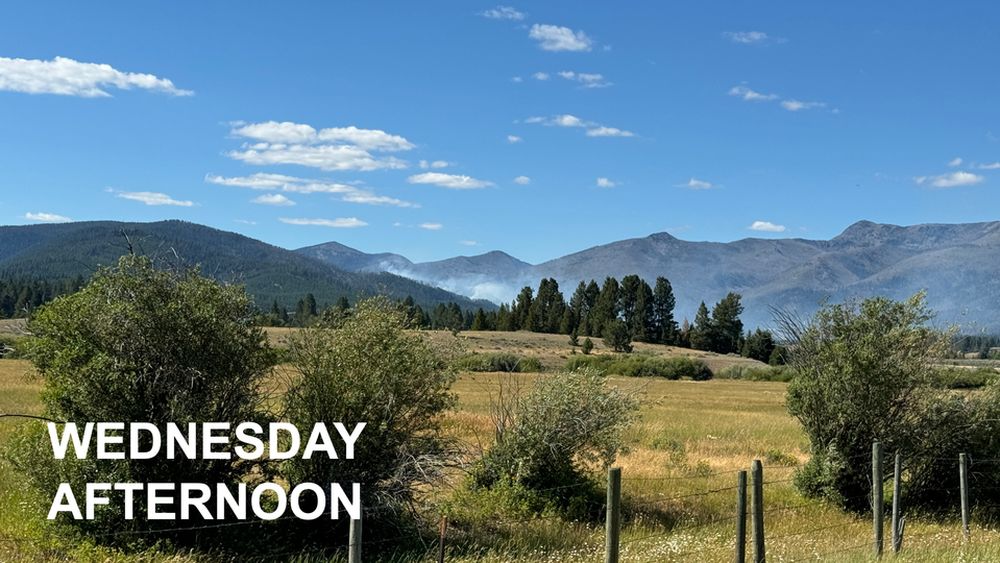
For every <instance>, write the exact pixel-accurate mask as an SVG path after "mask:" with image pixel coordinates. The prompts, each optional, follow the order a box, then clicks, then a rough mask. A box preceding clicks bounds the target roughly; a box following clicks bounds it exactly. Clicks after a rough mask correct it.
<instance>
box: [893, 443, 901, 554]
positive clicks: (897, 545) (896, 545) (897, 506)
mask: <svg viewBox="0 0 1000 563" xmlns="http://www.w3.org/2000/svg"><path fill="white" fill-rule="evenodd" d="M902 474H903V458H902V456H900V455H899V452H896V463H895V465H894V466H893V469H892V552H893V553H899V550H900V549H902V548H903V527H902V524H901V523H900V515H899V513H900V511H901V510H902V504H901V503H902V499H901V498H900V495H901V494H902V493H903V491H902V489H901V488H900V479H901V478H902Z"/></svg>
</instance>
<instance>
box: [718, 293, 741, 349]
mask: <svg viewBox="0 0 1000 563" xmlns="http://www.w3.org/2000/svg"><path fill="white" fill-rule="evenodd" d="M740 300H741V296H740V294H739V293H733V292H730V293H728V294H727V295H726V296H725V297H723V298H722V300H721V301H719V302H718V303H716V304H715V307H713V308H712V337H711V348H710V350H712V351H713V352H718V353H719V354H730V353H733V352H739V350H740V344H741V342H740V341H741V339H742V337H743V321H741V320H740V315H741V314H742V313H743V305H742V304H741V303H740Z"/></svg>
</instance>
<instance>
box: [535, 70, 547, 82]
mask: <svg viewBox="0 0 1000 563" xmlns="http://www.w3.org/2000/svg"><path fill="white" fill-rule="evenodd" d="M531 77H532V78H534V79H535V80H542V81H545V80H548V79H549V78H550V76H549V73H547V72H536V73H534V74H532V75H531Z"/></svg>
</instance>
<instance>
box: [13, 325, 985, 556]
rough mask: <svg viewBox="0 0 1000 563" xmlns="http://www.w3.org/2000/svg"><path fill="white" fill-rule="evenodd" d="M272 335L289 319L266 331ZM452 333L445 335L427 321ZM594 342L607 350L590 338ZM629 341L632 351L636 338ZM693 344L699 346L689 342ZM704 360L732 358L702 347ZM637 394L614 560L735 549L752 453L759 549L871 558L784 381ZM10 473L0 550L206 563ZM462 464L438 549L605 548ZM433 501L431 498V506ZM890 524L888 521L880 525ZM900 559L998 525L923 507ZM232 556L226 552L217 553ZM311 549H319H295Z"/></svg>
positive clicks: (546, 347)
mask: <svg viewBox="0 0 1000 563" xmlns="http://www.w3.org/2000/svg"><path fill="white" fill-rule="evenodd" d="M268 332H269V334H270V336H271V337H272V338H273V339H275V340H276V341H280V339H281V338H282V337H283V336H284V335H285V334H286V332H287V331H284V330H281V329H278V330H269V331H268ZM428 334H429V336H430V337H431V338H432V339H434V340H435V342H437V343H439V344H441V345H451V344H452V343H451V341H450V340H449V339H453V338H454V337H452V336H451V335H450V334H449V333H428ZM458 340H459V341H461V343H462V345H463V346H464V348H465V349H466V350H467V351H481V352H496V351H504V352H514V353H518V354H522V355H533V356H537V357H538V358H539V359H540V360H541V361H542V364H543V365H544V366H545V367H546V368H550V369H551V368H557V367H559V366H561V365H562V363H563V362H564V361H565V356H566V355H567V354H569V346H568V344H567V343H566V340H565V337H564V336H552V335H539V334H527V333H462V334H460V335H459V337H458ZM597 344H598V350H597V351H598V352H601V353H603V352H604V350H603V348H602V347H601V344H600V343H597ZM646 348H647V347H645V346H640V349H646ZM648 348H649V349H648V350H645V351H647V352H650V353H655V354H663V355H671V354H677V353H684V354H692V352H691V351H688V350H683V351H680V350H675V349H669V348H666V347H648ZM695 354H697V353H695ZM705 356H706V357H705V358H704V359H705V361H706V362H708V363H709V365H710V366H712V367H713V368H714V369H718V368H719V367H721V366H724V365H728V364H729V363H733V362H740V361H744V362H745V361H746V360H740V359H738V358H731V357H719V356H712V355H705ZM29 369H30V366H29V365H28V364H27V363H26V362H23V361H18V360H0V412H2V413H9V412H22V413H37V412H39V410H40V402H39V391H40V384H39V382H38V381H36V380H32V379H30V378H28V377H27V375H26V374H28V372H29ZM539 377H546V374H545V373H541V374H496V373H464V374H462V375H461V376H460V378H459V380H458V381H457V383H456V385H455V388H454V390H455V392H456V393H457V396H458V400H459V402H458V406H457V408H456V410H455V411H453V412H451V413H450V414H449V415H448V416H447V418H446V420H445V429H446V431H447V432H448V433H449V434H451V435H452V436H454V437H456V438H458V439H460V440H461V441H462V442H463V443H465V444H467V445H468V446H469V448H470V451H474V450H475V449H476V448H477V447H479V446H480V445H482V444H485V443H488V442H489V440H490V435H491V428H490V420H489V417H488V411H489V405H490V400H491V396H493V395H495V393H496V392H497V389H498V385H499V382H500V381H501V379H502V378H515V380H516V381H518V382H519V383H520V384H522V385H523V386H525V387H527V386H530V385H531V384H532V382H533V381H534V380H535V379H536V378H539ZM609 380H610V383H611V384H613V385H619V386H622V387H626V388H630V389H637V390H639V391H641V393H642V396H643V405H644V406H643V411H642V418H641V420H640V422H639V423H637V424H636V425H635V426H634V428H633V429H632V430H631V431H630V433H629V436H628V443H629V449H628V452H626V453H625V454H624V455H623V456H621V457H620V459H619V462H618V465H620V466H621V467H622V468H623V495H624V510H625V525H624V530H623V536H622V561H625V562H652V561H698V562H700V561H720V562H721V561H730V560H732V545H733V528H734V526H735V520H734V518H733V513H734V504H735V490H734V485H735V484H736V472H737V471H739V470H741V469H747V468H748V467H749V465H750V463H751V461H752V460H753V459H761V460H762V461H763V464H764V467H765V469H764V474H765V481H766V485H765V521H766V523H767V528H766V529H767V553H768V558H769V560H770V561H800V560H813V561H817V560H819V561H870V560H872V557H871V555H870V554H871V547H870V545H871V533H872V532H871V521H870V520H869V519H867V518H857V517H854V516H852V515H849V514H845V513H843V512H842V511H840V510H839V509H838V508H837V507H834V506H828V505H825V504H823V503H820V502H816V501H810V500H807V499H804V498H802V497H801V496H800V495H799V494H798V493H797V492H796V491H795V489H794V487H793V485H792V483H791V481H790V480H791V477H792V475H793V473H794V471H795V469H796V467H797V466H799V465H800V464H801V463H802V461H803V460H805V459H807V456H808V454H807V445H808V444H807V441H806V439H805V436H804V434H803V433H802V431H801V429H800V427H799V425H798V423H797V421H795V420H794V419H793V418H791V417H790V416H789V415H788V414H787V413H786V411H785V407H784V397H785V390H786V384H783V383H765V382H746V381H730V380H712V381H705V382H692V381H667V380H662V379H637V378H609ZM20 424H37V423H36V422H30V421H22V420H15V419H9V418H7V419H0V453H2V448H3V444H5V443H6V442H7V440H8V439H9V437H10V434H11V431H12V430H13V428H14V427H15V426H17V425H20ZM20 482H21V481H20V478H19V476H18V475H17V474H15V473H14V471H13V469H12V468H11V467H10V466H9V464H7V463H6V462H5V461H3V462H0V507H2V510H0V561H36V560H37V561H76V560H82V561H123V562H125V561H127V562H137V561H217V560H219V559H218V558H214V557H212V556H204V555H202V556H193V555H184V554H176V553H170V554H163V553H159V552H155V551H152V552H149V551H147V552H143V553H140V554H134V555H128V556H126V555H121V554H118V553H116V552H112V551H109V550H107V549H104V548H98V547H94V546H90V545H87V544H75V543H74V542H71V541H69V540H65V539H60V538H59V537H57V536H55V535H53V534H52V533H51V530H50V529H49V528H48V526H47V525H46V524H45V521H44V515H43V514H42V513H41V512H40V508H39V505H38V504H37V503H35V502H32V499H31V498H29V496H28V493H27V492H26V491H25V490H24V488H23V487H22V486H21V484H20ZM461 485H462V476H461V475H459V474H456V475H455V476H454V479H453V480H452V483H451V486H450V487H445V488H443V489H441V490H437V491H429V492H428V495H427V499H426V500H427V502H428V503H429V504H432V505H434V506H440V507H441V508H442V509H444V508H445V507H449V506H450V507H451V508H450V509H449V510H451V511H452V512H453V514H454V519H455V520H454V524H453V526H452V528H451V531H450V534H451V535H450V545H451V548H450V549H449V554H448V559H447V560H448V561H469V562H471V561H487V562H506V561H525V562H528V561H552V562H557V561H570V562H576V561H578V562H584V561H586V562H593V561H600V560H602V558H603V549H604V548H603V529H602V527H601V526H600V525H599V524H584V523H574V522H565V521H563V520H560V519H558V518H553V517H551V516H541V517H538V518H535V519H532V520H530V521H527V522H525V521H522V520H521V519H515V518H508V516H507V515H505V514H503V513H501V512H498V513H496V514H491V513H488V512H487V513H480V514H475V515H473V514H470V511H469V510H468V507H464V509H463V506H462V502H463V497H462V495H463V494H464V493H462V488H461ZM433 510H434V509H432V512H433ZM886 527H887V528H888V525H887V526H886ZM906 532H907V535H906V539H905V542H904V550H903V552H902V554H901V555H900V556H899V557H898V560H900V561H920V562H945V561H948V562H950V561H1000V531H997V530H996V529H995V528H994V527H992V526H989V525H984V524H983V523H981V522H975V524H974V526H973V531H972V539H971V541H970V542H968V543H963V540H962V534H961V532H960V527H959V524H958V523H957V522H956V521H955V519H943V520H942V519H933V520H932V519H923V518H921V517H920V516H919V515H914V514H911V515H909V518H908V520H907V525H906ZM432 548H433V546H432V545H431V546H429V548H428V550H427V552H426V553H425V552H420V553H407V554H400V555H399V557H398V558H397V559H396V560H408V561H433V560H436V559H435V558H436V552H434V550H433V549H432ZM228 560H232V559H228ZM292 560H296V561H321V560H326V559H323V558H309V557H301V558H293V559H292Z"/></svg>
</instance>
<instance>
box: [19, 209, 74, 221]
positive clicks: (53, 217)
mask: <svg viewBox="0 0 1000 563" xmlns="http://www.w3.org/2000/svg"><path fill="white" fill-rule="evenodd" d="M24 218H25V219H27V220H29V221H38V222H39V223H69V222H70V221H72V219H70V218H69V217H66V216H65V215H57V214H55V213H45V212H44V211H39V212H38V213H30V212H29V213H25V214H24Z"/></svg>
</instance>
